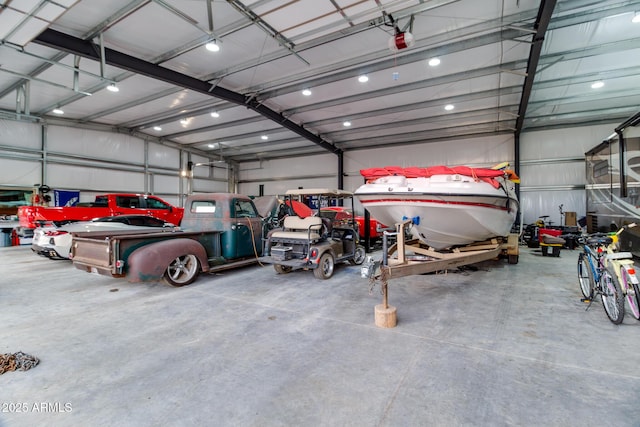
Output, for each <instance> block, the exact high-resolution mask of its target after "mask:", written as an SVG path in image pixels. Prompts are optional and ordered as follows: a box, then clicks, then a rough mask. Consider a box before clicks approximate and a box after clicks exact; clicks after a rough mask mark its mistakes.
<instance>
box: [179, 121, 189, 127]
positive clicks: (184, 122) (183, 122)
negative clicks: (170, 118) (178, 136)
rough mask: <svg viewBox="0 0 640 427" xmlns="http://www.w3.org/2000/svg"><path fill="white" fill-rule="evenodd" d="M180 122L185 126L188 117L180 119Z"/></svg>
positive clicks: (187, 122)
mask: <svg viewBox="0 0 640 427" xmlns="http://www.w3.org/2000/svg"><path fill="white" fill-rule="evenodd" d="M180 124H181V125H183V126H186V125H188V124H189V119H180Z"/></svg>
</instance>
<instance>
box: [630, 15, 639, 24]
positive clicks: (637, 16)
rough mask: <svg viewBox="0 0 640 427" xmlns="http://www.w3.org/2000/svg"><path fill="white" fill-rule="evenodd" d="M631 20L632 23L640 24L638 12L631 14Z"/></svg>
mask: <svg viewBox="0 0 640 427" xmlns="http://www.w3.org/2000/svg"><path fill="white" fill-rule="evenodd" d="M631 22H633V23H634V24H640V12H636V13H635V14H634V15H633V18H631Z"/></svg>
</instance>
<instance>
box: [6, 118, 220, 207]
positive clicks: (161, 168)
mask: <svg viewBox="0 0 640 427" xmlns="http://www.w3.org/2000/svg"><path fill="white" fill-rule="evenodd" d="M0 148H1V149H2V151H1V153H0V187H6V188H31V187H33V186H34V185H36V184H46V185H48V186H49V187H51V188H52V189H60V190H79V191H80V201H81V202H89V201H91V200H93V198H94V196H95V195H96V194H98V193H105V192H130V193H150V194H155V195H158V196H160V197H162V198H163V199H165V200H166V201H168V202H169V203H172V204H175V205H181V204H182V199H183V197H184V195H185V194H186V192H187V191H188V187H189V185H187V184H188V183H187V179H186V178H184V177H182V176H181V172H182V171H186V170H187V164H188V162H189V161H191V162H193V163H203V164H206V166H205V167H194V168H193V183H192V188H191V190H192V191H207V192H215V191H227V188H228V180H229V179H228V170H227V167H226V165H225V164H214V163H213V162H214V161H213V160H212V159H211V158H207V157H204V156H198V155H195V154H192V153H188V152H186V151H184V150H180V149H178V148H174V147H170V146H166V145H162V144H159V143H156V142H153V141H145V140H143V139H141V138H138V137H135V136H131V135H128V134H121V133H115V132H109V131H100V130H91V129H82V128H73V127H68V126H59V125H51V124H47V125H45V124H42V123H26V122H19V121H11V120H0Z"/></svg>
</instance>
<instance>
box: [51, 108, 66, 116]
mask: <svg viewBox="0 0 640 427" xmlns="http://www.w3.org/2000/svg"><path fill="white" fill-rule="evenodd" d="M51 112H52V113H53V114H60V115H62V114H64V111H62V110H61V109H59V108H54V109H53V111H51Z"/></svg>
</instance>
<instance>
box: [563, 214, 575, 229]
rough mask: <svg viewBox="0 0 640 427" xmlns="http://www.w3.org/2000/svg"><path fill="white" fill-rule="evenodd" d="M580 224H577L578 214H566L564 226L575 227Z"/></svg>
mask: <svg viewBox="0 0 640 427" xmlns="http://www.w3.org/2000/svg"><path fill="white" fill-rule="evenodd" d="M577 224H578V223H577V222H576V213H575V212H565V213H564V225H568V226H575V225H577Z"/></svg>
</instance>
